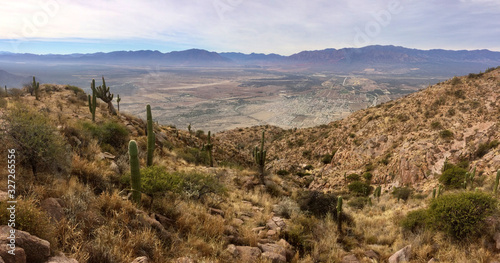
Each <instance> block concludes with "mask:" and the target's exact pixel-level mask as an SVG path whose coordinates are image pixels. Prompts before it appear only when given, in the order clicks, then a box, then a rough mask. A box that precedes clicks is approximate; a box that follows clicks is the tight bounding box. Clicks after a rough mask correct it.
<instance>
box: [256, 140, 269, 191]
mask: <svg viewBox="0 0 500 263" xmlns="http://www.w3.org/2000/svg"><path fill="white" fill-rule="evenodd" d="M264 134H265V131H262V140H261V142H260V150H259V147H258V146H255V149H254V151H253V156H254V158H255V163H256V164H257V166H258V167H259V175H260V181H261V182H262V183H264V172H265V171H264V170H265V166H266V154H267V151H266V150H264Z"/></svg>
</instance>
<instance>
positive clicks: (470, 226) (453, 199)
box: [428, 192, 497, 239]
mask: <svg viewBox="0 0 500 263" xmlns="http://www.w3.org/2000/svg"><path fill="white" fill-rule="evenodd" d="M496 212H497V201H496V200H495V199H494V198H493V197H492V196H490V195H488V194H486V193H483V192H461V193H453V194H448V195H443V196H441V197H438V198H436V199H433V200H432V201H431V203H430V205H429V210H428V215H429V220H430V222H431V224H429V225H430V227H432V228H433V229H438V230H442V231H444V232H445V233H447V234H448V235H450V236H451V237H453V238H456V239H463V238H468V237H472V236H477V235H480V234H482V233H484V232H485V228H486V224H485V219H486V218H487V217H489V216H491V215H493V214H494V213H496Z"/></svg>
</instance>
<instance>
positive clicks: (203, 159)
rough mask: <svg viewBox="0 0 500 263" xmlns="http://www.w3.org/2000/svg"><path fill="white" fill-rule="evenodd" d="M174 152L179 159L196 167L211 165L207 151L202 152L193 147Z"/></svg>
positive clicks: (178, 149)
mask: <svg viewBox="0 0 500 263" xmlns="http://www.w3.org/2000/svg"><path fill="white" fill-rule="evenodd" d="M174 151H175V152H176V153H177V156H178V157H180V158H182V159H184V160H185V161H186V162H188V163H194V164H196V165H209V164H210V158H209V155H208V152H207V151H202V150H200V149H198V148H193V147H184V148H177V149H175V150H174Z"/></svg>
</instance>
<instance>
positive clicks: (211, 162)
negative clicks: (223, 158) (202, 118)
mask: <svg viewBox="0 0 500 263" xmlns="http://www.w3.org/2000/svg"><path fill="white" fill-rule="evenodd" d="M213 148H214V146H213V144H212V141H211V139H210V131H208V142H207V144H206V145H205V150H207V151H208V159H209V161H210V167H214V160H213V159H212V149H213Z"/></svg>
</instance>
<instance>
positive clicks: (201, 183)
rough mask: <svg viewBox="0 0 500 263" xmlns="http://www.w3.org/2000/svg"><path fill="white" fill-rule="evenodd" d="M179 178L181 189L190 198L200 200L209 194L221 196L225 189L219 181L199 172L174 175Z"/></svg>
mask: <svg viewBox="0 0 500 263" xmlns="http://www.w3.org/2000/svg"><path fill="white" fill-rule="evenodd" d="M174 175H177V176H179V177H180V178H181V180H182V183H181V189H182V192H183V194H184V195H186V196H187V197H190V198H195V199H202V198H203V197H205V196H207V195H210V194H217V195H223V194H225V193H226V191H227V190H226V188H225V187H224V185H223V184H221V183H220V182H219V180H218V179H217V178H216V177H214V176H212V175H209V174H204V173H199V172H188V173H174Z"/></svg>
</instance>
